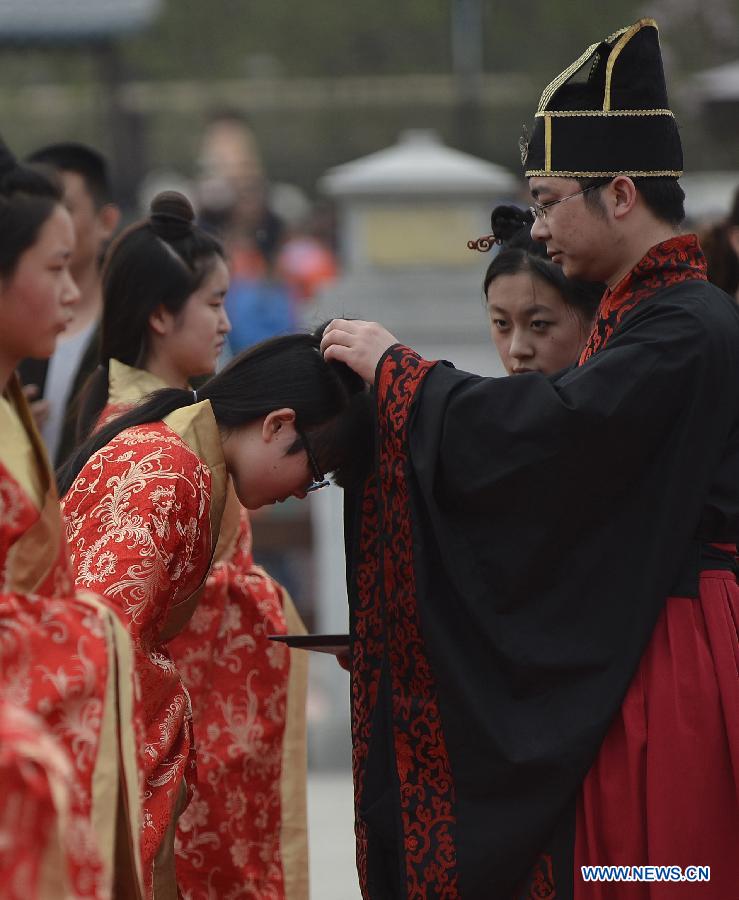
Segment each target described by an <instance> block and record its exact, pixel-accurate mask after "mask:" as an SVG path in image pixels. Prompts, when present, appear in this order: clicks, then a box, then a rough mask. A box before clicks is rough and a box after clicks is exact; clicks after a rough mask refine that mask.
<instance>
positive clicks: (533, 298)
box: [471, 206, 605, 375]
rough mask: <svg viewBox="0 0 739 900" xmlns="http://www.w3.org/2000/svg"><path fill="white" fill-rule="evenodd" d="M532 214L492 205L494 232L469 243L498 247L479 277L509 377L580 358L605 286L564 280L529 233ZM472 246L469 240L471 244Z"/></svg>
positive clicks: (492, 333) (553, 368) (555, 369)
mask: <svg viewBox="0 0 739 900" xmlns="http://www.w3.org/2000/svg"><path fill="white" fill-rule="evenodd" d="M533 223H534V217H533V215H532V214H531V213H530V212H529V211H528V210H527V211H525V212H524V210H521V209H519V208H518V207H516V206H496V207H495V209H494V210H493V212H492V215H491V217H490V224H491V226H492V231H493V233H492V234H491V235H488V236H487V237H485V238H479V239H478V240H477V241H475V242H474V246H475V249H480V250H487V249H489V248H490V246H491V243H497V244H499V245H500V251H499V253H498V254H497V255H496V256H495V258H494V259H493V260H492V261H491V263H490V265H489V266H488V268H487V271H486V273H485V278H484V281H483V288H482V289H483V294H484V296H485V306H486V308H487V312H488V316H489V317H490V336H491V338H492V341H493V344H494V345H495V349H496V350H497V351H498V356H500V361H501V362H502V363H503V366H504V367H505V370H506V372H507V373H508V375H522V374H524V373H526V372H541V373H542V374H544V375H553V374H554V373H555V372H559V371H561V370H562V369H566V368H568V367H569V366H571V365H572V364H573V363H574V362H575V361H576V360H577V358H578V357H579V355H580V352H581V350H582V348H583V347H584V346H585V342H586V340H587V339H588V336H589V334H590V332H591V329H592V327H593V319H594V318H595V313H596V310H597V309H598V304H599V303H600V298H601V297H602V296H603V292H604V291H605V285H604V284H601V283H599V282H588V281H578V280H577V279H575V278H567V277H566V276H565V274H564V272H563V271H562V267H561V266H559V265H557V264H556V263H553V262H551V260H550V259H549V258H548V257H547V248H546V244H543V243H542V242H541V241H535V240H533V239H532V237H531V226H532V225H533ZM471 246H472V243H471Z"/></svg>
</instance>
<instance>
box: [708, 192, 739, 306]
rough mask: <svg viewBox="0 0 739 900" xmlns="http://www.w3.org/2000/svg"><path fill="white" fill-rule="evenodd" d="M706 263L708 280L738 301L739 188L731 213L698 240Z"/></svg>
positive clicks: (735, 194)
mask: <svg viewBox="0 0 739 900" xmlns="http://www.w3.org/2000/svg"><path fill="white" fill-rule="evenodd" d="M700 241H701V246H702V247H703V252H704V253H705V254H706V259H707V261H708V280H709V281H712V282H713V283H714V284H716V285H718V287H720V288H722V289H723V290H724V291H726V293H727V294H731V296H732V297H735V298H736V299H737V300H739V188H737V189H736V191H735V193H734V202H733V205H732V207H731V212H730V213H729V216H728V218H727V219H724V221H723V222H719V223H718V224H716V225H714V226H712V227H711V228H709V229H708V230H707V231H705V232H704V233H703V234H702V235H701V238H700Z"/></svg>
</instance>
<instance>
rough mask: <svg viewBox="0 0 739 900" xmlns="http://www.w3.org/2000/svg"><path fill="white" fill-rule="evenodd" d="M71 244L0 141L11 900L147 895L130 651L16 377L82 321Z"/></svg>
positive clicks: (5, 738) (64, 226) (0, 528)
mask: <svg viewBox="0 0 739 900" xmlns="http://www.w3.org/2000/svg"><path fill="white" fill-rule="evenodd" d="M74 242H75V236H74V228H73V225H72V220H71V218H70V215H69V213H68V212H67V210H66V209H65V207H64V205H63V203H62V196H61V190H60V188H59V186H58V185H57V184H56V183H55V182H53V181H51V180H50V179H49V178H48V177H47V176H46V175H44V174H43V173H42V172H41V171H40V170H36V169H33V168H31V167H23V166H19V165H17V164H16V162H15V160H14V158H13V156H12V154H10V152H9V151H8V150H7V148H6V147H5V146H4V145H3V144H2V141H0V391H1V396H0V434H1V435H2V441H0V696H1V697H2V702H0V794H1V795H2V798H3V803H2V810H1V811H0V883H1V884H2V892H3V896H4V897H9V898H11V900H21V898H23V900H25V898H29V897H35V898H42V900H47V898H54V897H61V896H64V897H75V898H101V900H102V898H108V897H111V896H112V895H113V892H114V890H115V896H121V897H122V896H126V897H138V896H140V894H139V885H140V880H141V876H140V867H139V866H138V865H137V863H138V853H137V851H136V848H135V845H136V836H137V835H138V832H139V830H140V821H139V811H140V807H139V802H138V780H137V770H136V764H135V747H134V743H133V735H132V728H131V723H132V721H133V712H132V684H131V681H130V678H129V677H128V676H127V673H128V672H129V671H130V645H129V641H128V637H127V635H126V632H125V629H124V628H123V626H122V624H121V623H120V622H119V621H118V618H117V616H116V615H115V613H114V612H113V611H112V610H111V609H110V608H109V607H107V606H106V605H105V604H104V603H103V601H101V600H100V599H99V598H97V597H93V596H92V595H88V594H85V593H76V592H75V589H74V582H73V578H72V570H71V567H70V560H69V552H68V549H67V545H66V543H65V541H64V537H63V528H62V520H61V515H60V511H59V503H58V500H57V494H56V485H55V482H54V476H53V473H52V472H51V470H50V468H49V463H48V460H47V457H46V453H45V451H44V449H43V445H42V443H41V438H40V436H39V434H38V432H37V430H36V428H35V426H34V424H33V419H32V417H31V414H30V410H29V408H28V405H27V403H26V401H25V398H24V396H23V393H22V391H21V388H20V383H19V381H18V379H17V376H16V375H15V374H14V370H15V368H16V366H17V365H18V363H19V362H20V361H21V359H23V358H25V357H28V356H33V357H39V358H44V357H48V356H50V355H51V354H52V353H53V351H54V347H55V343H56V339H57V336H58V335H59V334H60V333H61V332H62V331H63V330H64V327H65V323H66V322H67V321H68V320H69V318H70V314H71V308H72V306H73V304H74V303H76V301H77V299H78V297H79V292H78V290H77V287H76V285H75V284H74V282H73V281H72V278H71V276H70V273H69V260H70V257H71V254H72V251H73V249H74ZM129 846H130V847H131V848H133V853H132V854H131V853H130V852H129Z"/></svg>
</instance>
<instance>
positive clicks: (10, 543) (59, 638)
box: [0, 463, 110, 898]
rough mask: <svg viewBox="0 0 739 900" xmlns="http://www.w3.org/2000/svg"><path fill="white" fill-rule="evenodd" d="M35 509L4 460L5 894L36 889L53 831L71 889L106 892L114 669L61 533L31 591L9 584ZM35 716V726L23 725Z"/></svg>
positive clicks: (0, 606) (0, 856)
mask: <svg viewBox="0 0 739 900" xmlns="http://www.w3.org/2000/svg"><path fill="white" fill-rule="evenodd" d="M38 517H39V513H38V510H37V509H36V507H35V506H34V505H33V503H32V502H31V500H30V499H29V498H28V497H27V495H26V494H25V493H24V491H23V489H22V488H21V486H20V485H19V484H18V483H17V482H16V481H15V479H14V478H13V476H12V475H11V474H10V472H8V471H7V470H6V468H5V467H4V466H3V464H2V463H0V692H1V693H2V704H0V705H1V706H2V712H1V713H0V732H2V734H0V788H1V789H2V797H3V803H2V811H1V812H0V870H1V871H2V872H3V873H4V876H5V878H4V883H3V888H2V890H3V896H8V897H11V898H14V897H17V898H20V897H32V896H36V891H35V885H37V884H38V883H39V880H40V879H41V877H42V870H41V867H42V863H43V859H44V854H45V853H46V851H47V846H46V845H47V842H48V840H53V841H54V842H56V843H57V844H58V845H59V847H58V849H59V850H60V851H61V852H62V853H63V857H64V858H63V860H62V861H61V865H60V871H59V879H60V890H61V891H64V893H65V896H66V893H67V892H66V890H65V887H64V885H65V884H66V882H67V881H68V883H69V888H70V890H71V891H73V893H74V896H75V897H79V898H88V897H89V898H106V897H108V896H109V890H110V884H109V876H108V875H107V874H106V873H105V871H104V869H103V864H102V861H101V858H100V854H99V850H98V846H97V841H96V837H95V833H94V825H93V822H92V819H91V815H92V797H93V782H94V773H95V763H96V759H97V754H98V750H99V741H100V729H101V724H102V721H103V717H104V716H105V715H110V711H109V710H107V709H106V706H105V697H106V683H107V679H108V677H109V671H110V670H109V667H108V663H109V660H108V650H107V641H106V639H105V625H104V619H103V617H102V616H101V615H100V614H99V613H98V612H97V610H96V609H95V608H93V607H90V606H89V605H88V604H87V603H86V601H85V600H84V598H82V597H76V596H75V595H74V593H73V592H72V590H71V584H72V578H71V570H70V565H69V554H68V552H67V545H66V543H65V541H64V539H63V537H62V535H61V534H60V539H59V544H58V548H57V552H56V553H55V556H56V560H55V563H54V565H53V566H51V567H50V570H49V572H48V574H47V575H46V577H45V578H44V579H43V581H42V583H41V584H39V585H38V586H37V587H36V591H35V593H33V594H21V593H17V592H15V591H14V590H13V565H12V560H11V558H10V554H11V551H12V549H13V547H14V545H15V543H16V542H17V541H18V540H19V539H20V538H21V537H22V536H23V535H24V533H25V532H26V530H27V529H29V528H31V527H32V526H33V525H34V524H35V523H36V521H37V520H38ZM49 549H51V548H49ZM8 717H9V718H8ZM19 717H20V718H22V720H23V721H22V722H20V721H19ZM29 717H30V718H29ZM29 724H30V727H31V730H32V731H33V732H34V735H33V736H29V735H27V734H25V732H26V731H27V726H29ZM16 726H18V727H17V728H16ZM16 739H18V740H19V741H20V743H19V744H18V743H16ZM29 753H31V754H32V756H29ZM52 783H55V784H56V785H57V788H56V790H52V787H51V785H52ZM65 807H66V808H65ZM6 892H7V893H6ZM70 896H71V894H70Z"/></svg>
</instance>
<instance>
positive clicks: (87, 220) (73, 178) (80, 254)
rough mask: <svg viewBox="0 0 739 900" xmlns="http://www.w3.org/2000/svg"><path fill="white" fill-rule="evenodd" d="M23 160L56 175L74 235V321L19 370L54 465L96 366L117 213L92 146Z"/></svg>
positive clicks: (49, 150) (66, 146) (67, 443)
mask: <svg viewBox="0 0 739 900" xmlns="http://www.w3.org/2000/svg"><path fill="white" fill-rule="evenodd" d="M28 161H29V162H33V163H37V164H40V165H44V166H48V167H49V168H52V169H54V170H55V171H56V172H57V173H58V176H59V178H60V180H61V182H62V187H63V190H64V203H65V205H66V207H67V209H68V210H69V212H70V214H71V216H72V221H73V222H74V229H75V235H76V245H75V250H74V254H73V256H72V260H71V263H70V272H71V274H72V277H73V278H74V280H75V282H76V283H77V287H78V288H79V291H80V300H79V303H77V305H76V306H75V307H74V317H73V319H72V321H71V322H70V324H69V325H68V326H67V328H66V330H65V331H64V333H63V334H62V335H61V337H60V338H59V340H58V341H57V345H56V350H55V351H54V354H53V356H52V357H51V358H50V359H48V360H46V359H44V360H37V359H27V360H24V361H23V362H22V363H21V365H20V366H19V374H20V377H21V380H22V381H23V383H24V384H25V385H26V393H27V396H28V397H29V399H31V400H32V401H33V408H34V416H35V417H36V421H37V424H38V425H39V427H40V430H41V436H42V437H43V439H44V442H45V444H46V448H47V450H48V453H49V458H50V460H51V461H52V463H53V464H54V465H55V466H58V465H60V464H61V463H62V462H63V461H64V459H66V457H67V456H68V454H69V453H70V451H71V450H72V448H73V447H74V444H75V423H76V420H77V400H78V395H79V392H80V389H81V387H82V385H83V384H84V383H85V381H86V380H87V377H88V375H89V374H90V373H91V372H92V371H93V369H94V368H95V366H97V364H98V343H99V324H100V317H101V314H102V308H103V299H102V285H101V277H100V262H101V258H102V255H103V251H104V249H105V246H106V245H107V243H108V241H109V240H110V238H111V237H112V235H113V232H114V231H115V229H116V227H117V226H118V221H119V218H120V211H119V209H118V207H117V206H116V205H115V204H114V203H113V202H112V191H111V185H110V179H109V176H108V167H107V164H106V161H105V159H104V157H103V156H102V155H101V154H100V153H98V151H97V150H94V149H93V148H92V147H87V146H85V145H84V144H76V143H58V144H50V145H48V146H46V147H43V148H41V149H40V150H37V151H35V152H34V153H32V154H31V155H30V156H29V157H28Z"/></svg>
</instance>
